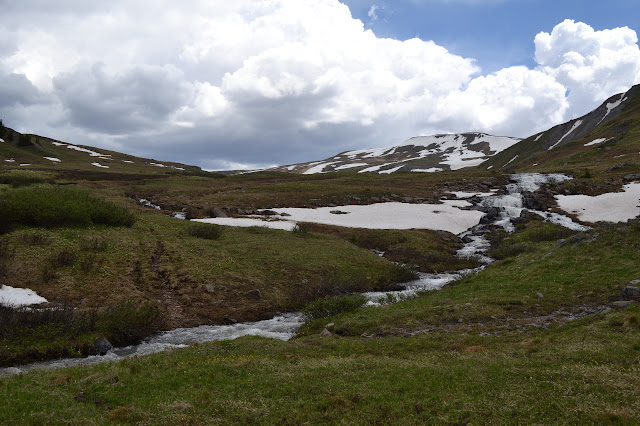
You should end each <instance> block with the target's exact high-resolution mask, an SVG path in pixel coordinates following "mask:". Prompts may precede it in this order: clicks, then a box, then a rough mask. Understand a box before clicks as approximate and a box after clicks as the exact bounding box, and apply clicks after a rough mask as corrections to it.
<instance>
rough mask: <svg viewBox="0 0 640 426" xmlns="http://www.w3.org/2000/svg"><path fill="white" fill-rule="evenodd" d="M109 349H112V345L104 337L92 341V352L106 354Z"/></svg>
mask: <svg viewBox="0 0 640 426" xmlns="http://www.w3.org/2000/svg"><path fill="white" fill-rule="evenodd" d="M111 349H113V345H112V344H111V342H109V341H108V340H107V339H105V338H104V337H99V338H98V339H96V341H95V342H94V343H93V350H94V352H95V353H97V354H98V355H100V356H103V355H106V354H107V352H109V351H110V350H111Z"/></svg>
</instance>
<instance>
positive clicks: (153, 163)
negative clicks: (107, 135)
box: [0, 125, 206, 174]
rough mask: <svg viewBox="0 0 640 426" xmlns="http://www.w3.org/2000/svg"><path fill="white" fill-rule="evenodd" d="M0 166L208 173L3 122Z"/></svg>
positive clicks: (187, 166)
mask: <svg viewBox="0 0 640 426" xmlns="http://www.w3.org/2000/svg"><path fill="white" fill-rule="evenodd" d="M0 167H1V168H2V169H12V168H20V169H24V170H50V171H61V172H65V171H67V172H68V171H74V172H86V173H96V174H99V173H101V172H105V171H108V172H110V173H124V174H167V173H169V174H194V173H199V174H205V173H206V172H203V171H202V170H201V169H200V168H199V167H196V166H189V165H185V164H181V163H176V162H171V161H159V160H153V159H148V158H141V157H135V156H132V155H128V154H123V153H119V152H115V151H109V150H105V149H100V148H94V147H90V146H85V145H77V144H71V143H68V142H62V141H58V140H54V139H50V138H47V137H43V136H38V135H30V134H21V133H19V132H17V131H15V130H13V129H11V128H9V127H5V126H4V125H0Z"/></svg>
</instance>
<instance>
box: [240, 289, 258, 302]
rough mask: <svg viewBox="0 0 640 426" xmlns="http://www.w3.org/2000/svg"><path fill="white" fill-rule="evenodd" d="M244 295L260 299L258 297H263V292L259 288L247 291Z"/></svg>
mask: <svg viewBox="0 0 640 426" xmlns="http://www.w3.org/2000/svg"><path fill="white" fill-rule="evenodd" d="M244 295H245V297H247V298H248V299H254V300H258V299H261V298H262V293H261V292H260V290H258V289H254V290H250V291H248V292H246V293H245V294H244Z"/></svg>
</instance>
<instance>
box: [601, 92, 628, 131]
mask: <svg viewBox="0 0 640 426" xmlns="http://www.w3.org/2000/svg"><path fill="white" fill-rule="evenodd" d="M623 98H624V93H623V94H622V95H620V99H618V100H617V101H615V102H608V103H607V113H606V114H605V115H604V117H602V119H601V120H600V121H598V124H600V123H602V122H603V121H604V119H605V118H607V117H608V116H609V114H611V111H613V109H614V108H617V107H619V106H620V104H621V103H622V102H624V101H626V99H623Z"/></svg>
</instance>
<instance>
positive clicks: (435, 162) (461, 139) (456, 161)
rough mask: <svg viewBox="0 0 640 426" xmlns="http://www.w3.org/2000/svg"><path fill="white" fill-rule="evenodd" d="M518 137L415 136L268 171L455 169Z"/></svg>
mask: <svg viewBox="0 0 640 426" xmlns="http://www.w3.org/2000/svg"><path fill="white" fill-rule="evenodd" d="M519 141H520V139H518V138H511V137H503V136H491V135H487V134H484V133H461V134H447V135H434V136H418V137H414V138H411V139H409V140H407V141H405V142H404V143H403V144H401V145H395V146H389V147H384V148H373V149H360V150H354V151H346V152H343V153H341V154H338V155H336V156H333V157H330V158H329V159H327V160H324V161H315V162H310V163H301V164H293V165H289V166H283V167H276V168H273V169H271V170H278V171H288V172H294V173H304V174H315V173H327V172H334V171H340V170H345V169H350V170H354V171H357V172H359V173H380V174H385V173H394V172H396V171H427V172H431V171H433V172H435V171H440V170H457V169H461V168H464V167H473V166H477V165H479V164H480V163H482V162H483V161H485V160H486V159H487V158H489V157H490V156H492V155H494V154H496V153H498V152H500V151H502V150H504V149H506V148H508V147H510V146H511V145H513V144H515V143H517V142H519Z"/></svg>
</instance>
